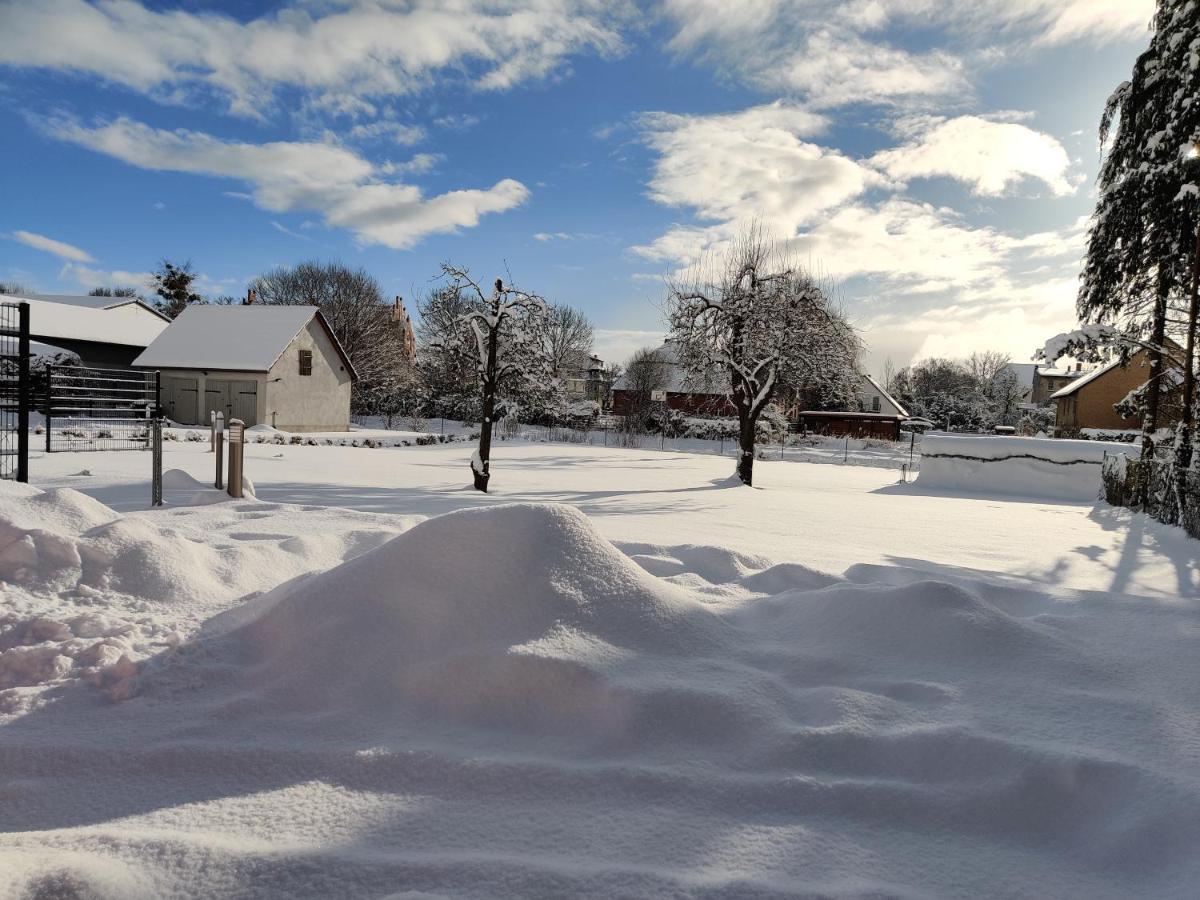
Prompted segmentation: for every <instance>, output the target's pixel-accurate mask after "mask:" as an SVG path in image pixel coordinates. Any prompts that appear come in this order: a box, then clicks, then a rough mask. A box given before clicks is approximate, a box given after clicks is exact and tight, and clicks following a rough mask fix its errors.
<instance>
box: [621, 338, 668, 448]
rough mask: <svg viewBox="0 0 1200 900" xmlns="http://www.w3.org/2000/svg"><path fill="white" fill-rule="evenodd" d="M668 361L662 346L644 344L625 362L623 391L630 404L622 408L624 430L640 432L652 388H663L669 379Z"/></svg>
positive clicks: (647, 412)
mask: <svg viewBox="0 0 1200 900" xmlns="http://www.w3.org/2000/svg"><path fill="white" fill-rule="evenodd" d="M671 365H672V363H671V361H670V360H669V359H666V358H665V357H664V356H663V354H662V351H661V348H654V347H643V348H642V349H640V350H637V351H635V352H634V354H633V356H631V357H630V358H629V362H628V363H626V365H625V374H624V380H625V390H626V394H627V395H628V397H629V404H628V406H627V407H626V409H625V430H626V431H631V432H636V433H639V434H640V433H642V431H643V430H644V429H645V426H646V420H647V419H648V418H649V416H650V411H651V408H652V402H653V397H654V392H655V391H662V390H666V389H667V387H669V385H670V381H671Z"/></svg>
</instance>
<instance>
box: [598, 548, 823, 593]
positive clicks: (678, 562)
mask: <svg viewBox="0 0 1200 900" xmlns="http://www.w3.org/2000/svg"><path fill="white" fill-rule="evenodd" d="M617 546H619V547H620V548H621V550H622V551H623V552H625V553H627V554H628V555H629V557H630V559H632V560H633V561H634V562H636V563H637V564H638V565H639V566H641V567H642V568H643V569H645V570H646V571H647V572H649V573H650V574H651V575H657V576H658V577H660V578H663V579H665V580H667V581H670V582H672V583H673V584H676V585H679V586H680V587H684V588H687V589H689V590H695V591H702V592H704V593H706V594H709V595H715V596H725V597H730V596H732V597H738V596H744V595H745V594H779V593H783V592H784V591H788V590H796V589H810V588H818V587H826V586H828V585H830V584H833V583H835V582H837V581H838V579H837V578H836V577H834V576H833V575H829V574H827V573H825V572H819V571H817V570H816V569H812V568H809V567H808V566H804V565H800V564H799V563H782V564H775V563H773V562H772V561H771V560H769V559H767V558H766V557H763V556H755V555H751V554H747V553H738V552H736V551H734V550H729V549H727V548H725V547H711V546H707V545H703V544H683V545H680V546H674V547H668V546H663V545H658V544H635V543H621V544H618V545H617Z"/></svg>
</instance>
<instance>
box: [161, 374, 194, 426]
mask: <svg viewBox="0 0 1200 900" xmlns="http://www.w3.org/2000/svg"><path fill="white" fill-rule="evenodd" d="M196 391H197V380H196V379H195V378H170V377H167V378H163V380H162V401H161V402H162V405H163V408H164V409H165V410H166V412H167V416H168V418H170V419H172V420H174V421H176V422H178V423H179V424H180V425H195V424H196Z"/></svg>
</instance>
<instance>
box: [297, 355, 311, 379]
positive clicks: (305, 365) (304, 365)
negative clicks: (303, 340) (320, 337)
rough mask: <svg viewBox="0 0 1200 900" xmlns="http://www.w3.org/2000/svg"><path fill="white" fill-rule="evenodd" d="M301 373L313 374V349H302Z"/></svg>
mask: <svg viewBox="0 0 1200 900" xmlns="http://www.w3.org/2000/svg"><path fill="white" fill-rule="evenodd" d="M300 374H301V375H311V374H312V351H311V350H301V351H300Z"/></svg>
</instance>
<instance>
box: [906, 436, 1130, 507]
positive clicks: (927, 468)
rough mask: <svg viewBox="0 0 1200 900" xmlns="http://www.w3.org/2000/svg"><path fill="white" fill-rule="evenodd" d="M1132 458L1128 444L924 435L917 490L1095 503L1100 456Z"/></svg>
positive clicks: (1098, 485) (1097, 492) (1098, 488)
mask: <svg viewBox="0 0 1200 900" xmlns="http://www.w3.org/2000/svg"><path fill="white" fill-rule="evenodd" d="M1118 453H1123V454H1134V455H1136V453H1137V448H1136V447H1134V446H1132V445H1130V444H1118V443H1108V442H1105V441H1062V440H1050V439H1048V438H1023V437H992V436H988V435H978V436H965V435H963V436H957V435H943V434H927V435H925V437H924V438H923V440H922V444H921V474H920V476H919V477H918V479H917V480H918V482H919V483H920V484H921V486H922V487H926V488H935V489H937V490H945V491H955V492H959V493H963V494H1012V495H1019V496H1022V497H1046V498H1048V499H1054V500H1083V501H1086V500H1095V499H1096V498H1097V497H1098V496H1099V494H1100V466H1101V464H1102V462H1103V461H1104V456H1105V454H1108V455H1110V456H1111V455H1114V454H1118Z"/></svg>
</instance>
